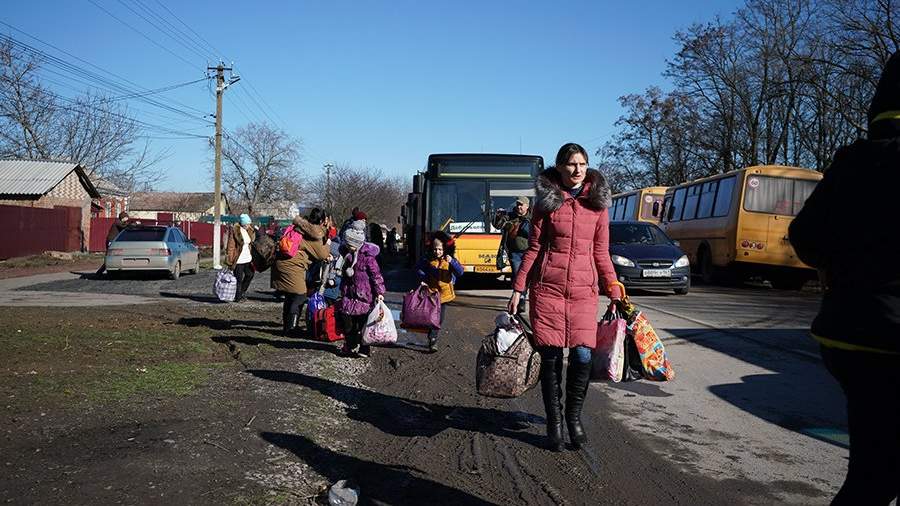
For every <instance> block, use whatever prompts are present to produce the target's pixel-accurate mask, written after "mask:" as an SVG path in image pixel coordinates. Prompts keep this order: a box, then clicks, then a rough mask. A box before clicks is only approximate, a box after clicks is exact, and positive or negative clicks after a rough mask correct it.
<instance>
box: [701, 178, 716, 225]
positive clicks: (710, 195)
mask: <svg viewBox="0 0 900 506" xmlns="http://www.w3.org/2000/svg"><path fill="white" fill-rule="evenodd" d="M718 186H719V182H718V181H710V182H708V183H703V187H702V189H701V190H700V203H699V204H697V219H700V218H709V217H710V216H711V215H712V209H713V200H714V199H715V198H716V188H717V187H718Z"/></svg>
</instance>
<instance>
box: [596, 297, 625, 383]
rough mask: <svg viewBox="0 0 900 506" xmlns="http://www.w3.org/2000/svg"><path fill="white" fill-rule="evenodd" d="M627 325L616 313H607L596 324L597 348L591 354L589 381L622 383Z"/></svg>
mask: <svg viewBox="0 0 900 506" xmlns="http://www.w3.org/2000/svg"><path fill="white" fill-rule="evenodd" d="M626 328H627V323H626V321H625V320H624V319H622V318H621V317H620V316H619V314H618V313H613V312H609V311H608V312H607V313H606V315H604V316H603V319H602V320H600V321H599V322H597V347H596V348H594V351H593V353H592V355H593V357H592V364H591V379H592V380H612V381H613V383H618V382H620V381H622V368H623V366H624V364H625V332H626Z"/></svg>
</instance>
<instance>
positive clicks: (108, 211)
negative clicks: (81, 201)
mask: <svg viewBox="0 0 900 506" xmlns="http://www.w3.org/2000/svg"><path fill="white" fill-rule="evenodd" d="M104 207H106V214H105V215H104V216H105V217H106V218H109V214H110V210H111V208H112V203H111V202H110V201H108V200H107V201H106V202H104Z"/></svg>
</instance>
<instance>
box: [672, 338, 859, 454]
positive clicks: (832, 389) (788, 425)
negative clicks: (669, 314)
mask: <svg viewBox="0 0 900 506" xmlns="http://www.w3.org/2000/svg"><path fill="white" fill-rule="evenodd" d="M665 330H666V332H669V333H671V334H672V335H673V336H675V337H676V338H682V339H684V340H686V341H690V342H691V343H694V344H697V345H700V346H703V347H706V348H709V349H712V350H715V351H717V352H719V353H722V354H724V355H727V356H729V357H733V358H736V359H738V360H742V361H744V362H747V363H750V364H753V365H756V366H757V367H760V368H763V369H766V370H768V371H771V373H769V374H752V375H747V376H743V377H741V379H740V382H739V383H725V384H719V385H711V386H710V387H709V391H710V392H711V393H713V394H714V395H716V396H718V397H719V398H721V399H722V400H724V401H726V402H728V403H730V404H732V405H734V406H735V407H737V408H739V409H741V410H743V411H745V412H747V413H749V414H751V415H754V416H756V417H759V418H761V419H763V420H765V421H767V422H770V423H773V424H776V425H778V426H780V427H783V428H785V429H788V430H791V431H794V432H797V433H800V434H804V435H807V436H809V437H812V438H815V439H819V440H821V441H825V442H827V443H830V444H833V445H837V446H844V447H846V444H845V441H844V438H843V437H834V436H833V434H842V433H845V432H846V428H847V418H846V410H845V400H844V395H843V393H842V392H841V389H840V387H839V385H838V384H837V382H836V381H835V380H834V379H833V378H832V377H831V375H830V374H829V373H828V372H827V371H826V370H825V367H824V366H823V365H822V363H821V362H820V361H819V360H817V359H815V358H814V357H811V356H808V355H807V354H801V353H797V352H796V351H793V349H792V348H791V347H790V346H789V345H790V341H791V340H793V339H798V338H800V336H803V337H802V338H803V339H810V338H809V337H805V335H806V330H804V329H728V331H727V332H721V331H715V330H710V329H665ZM675 367H676V369H677V367H678V366H677V364H676V365H675ZM710 367H714V366H713V365H710ZM823 434H825V436H823Z"/></svg>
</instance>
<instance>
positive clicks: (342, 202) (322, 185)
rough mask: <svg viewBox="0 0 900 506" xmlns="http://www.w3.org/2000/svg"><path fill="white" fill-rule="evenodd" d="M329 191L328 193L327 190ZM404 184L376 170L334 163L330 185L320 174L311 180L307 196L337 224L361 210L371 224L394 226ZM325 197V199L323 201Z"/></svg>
mask: <svg viewBox="0 0 900 506" xmlns="http://www.w3.org/2000/svg"><path fill="white" fill-rule="evenodd" d="M329 190H330V191H329ZM406 192H407V182H406V181H405V180H404V179H401V178H398V177H394V178H392V177H387V176H385V175H384V173H383V172H382V171H381V170H380V169H374V168H368V167H351V166H350V165H348V164H337V165H335V167H334V168H333V169H332V171H331V181H330V185H329V182H328V181H327V178H326V177H325V175H324V174H322V175H321V176H319V177H317V178H315V179H313V180H312V181H311V183H310V186H309V193H310V195H311V196H314V198H316V201H317V202H318V203H319V204H320V205H321V206H322V207H325V206H326V202H330V206H331V208H330V209H328V210H329V211H330V212H331V213H332V214H333V215H334V217H335V219H336V220H337V221H340V220H342V219H344V218H346V217H348V216H350V213H351V211H352V210H353V208H355V207H358V208H360V209H361V210H362V211H364V212H365V213H366V214H367V215H368V217H369V221H370V222H372V223H383V224H385V225H390V224H394V223H397V218H398V217H399V216H400V208H401V207H402V206H403V204H404V203H405V202H406ZM326 196H327V198H326Z"/></svg>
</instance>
